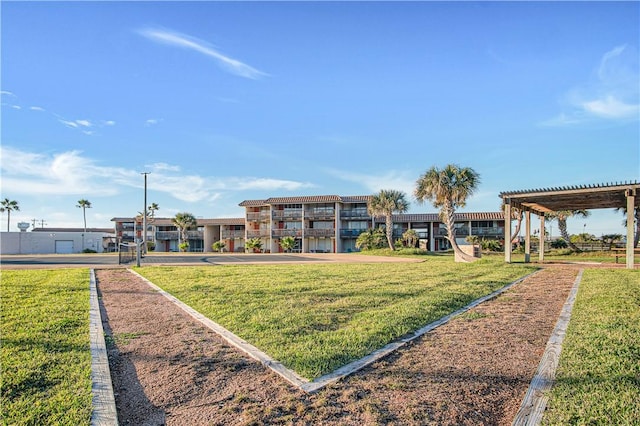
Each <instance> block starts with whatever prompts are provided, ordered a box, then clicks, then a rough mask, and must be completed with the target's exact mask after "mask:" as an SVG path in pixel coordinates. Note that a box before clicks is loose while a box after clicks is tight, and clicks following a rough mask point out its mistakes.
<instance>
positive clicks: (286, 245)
mask: <svg viewBox="0 0 640 426" xmlns="http://www.w3.org/2000/svg"><path fill="white" fill-rule="evenodd" d="M295 246H296V239H295V237H291V236H287V237H282V238H280V247H282V250H284V251H285V253H289V252H291V250H293V248H294V247H295Z"/></svg>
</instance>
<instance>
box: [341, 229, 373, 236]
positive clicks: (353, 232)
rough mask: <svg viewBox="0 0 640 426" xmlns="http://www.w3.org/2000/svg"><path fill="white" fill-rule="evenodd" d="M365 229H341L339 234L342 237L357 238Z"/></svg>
mask: <svg viewBox="0 0 640 426" xmlns="http://www.w3.org/2000/svg"><path fill="white" fill-rule="evenodd" d="M366 230H367V229H366V228H365V229H341V230H340V236H341V237H344V238H357V237H358V235H360V234H362V233H363V232H364V231H366Z"/></svg>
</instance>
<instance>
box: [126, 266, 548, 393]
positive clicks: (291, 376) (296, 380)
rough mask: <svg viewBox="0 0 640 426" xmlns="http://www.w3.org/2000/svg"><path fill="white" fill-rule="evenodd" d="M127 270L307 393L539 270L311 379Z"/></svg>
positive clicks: (355, 369) (393, 349)
mask: <svg viewBox="0 0 640 426" xmlns="http://www.w3.org/2000/svg"><path fill="white" fill-rule="evenodd" d="M128 271H129V272H131V273H132V274H134V275H136V276H138V277H139V278H141V279H142V280H144V281H145V282H146V283H147V284H148V285H149V286H150V287H151V288H153V289H154V290H156V291H158V292H159V293H160V294H162V295H163V296H164V297H166V298H167V299H169V300H170V301H171V302H173V303H174V304H176V305H177V306H178V307H180V308H181V309H183V310H184V311H185V312H187V313H188V314H189V315H191V316H192V317H193V318H194V319H196V320H198V321H200V322H201V323H202V324H204V325H205V326H207V327H209V328H210V329H211V330H213V331H214V332H216V333H217V334H218V335H220V336H221V337H222V338H223V339H225V340H226V341H227V342H228V343H229V344H231V345H233V346H235V347H236V348H238V349H240V350H241V351H243V352H244V353H246V354H247V355H249V356H250V357H251V358H253V359H255V360H257V361H259V362H261V363H262V364H263V365H264V366H266V367H267V368H269V369H271V370H272V371H273V372H275V373H276V374H278V375H279V376H281V377H282V378H284V379H285V380H286V381H288V382H289V383H291V384H292V385H294V386H296V387H297V388H299V389H301V390H303V391H305V392H307V393H314V392H317V391H319V390H320V389H322V388H324V387H325V386H327V385H329V384H331V383H334V382H337V381H338V380H340V379H342V378H344V377H347V376H349V375H351V374H353V373H355V372H356V371H358V370H361V369H363V368H364V367H366V366H368V365H370V364H372V363H374V362H375V361H377V360H379V359H381V358H383V357H385V356H387V355H389V354H390V353H392V352H393V351H395V350H396V349H398V348H400V347H402V346H404V345H406V344H407V343H409V342H411V341H412V340H415V339H417V338H418V337H420V336H422V335H424V334H425V333H428V332H429V331H432V330H433V329H435V328H437V327H440V326H441V325H444V324H446V323H448V322H449V321H450V320H451V319H453V318H454V317H456V316H458V315H460V314H462V313H464V312H466V311H468V310H469V309H472V308H474V307H476V306H478V305H479V304H481V303H484V302H486V301H487V300H491V299H494V298H495V297H497V296H498V295H500V294H502V293H503V292H505V291H507V290H508V289H509V288H511V287H512V286H514V285H516V284H518V283H520V282H522V281H524V280H525V279H527V278H529V277H531V276H532V275H534V274H536V273H538V272H540V270H537V271H534V272H532V273H530V274H527V275H526V276H524V277H522V278H520V279H518V280H516V281H513V282H511V283H509V284H507V285H505V286H504V287H502V288H500V289H498V290H496V291H494V292H493V293H491V294H488V295H486V296H483V297H480V298H478V299H476V300H474V301H473V302H471V303H469V304H468V305H466V306H464V307H462V308H460V309H458V310H457V311H455V312H453V313H451V314H449V315H447V316H445V317H443V318H440V319H439V320H437V321H434V322H432V323H430V324H428V325H426V326H424V327H422V328H420V329H419V330H416V331H414V332H413V333H411V334H409V335H407V336H405V337H403V338H400V339H399V340H396V341H395V342H391V343H389V344H387V345H386V346H384V347H383V348H381V349H378V350H376V351H374V352H372V353H370V354H369V355H366V356H364V357H363V358H360V359H358V360H355V361H353V362H351V363H349V364H346V365H344V366H342V367H340V368H338V369H337V370H335V371H333V372H331V373H328V374H326V375H324V376H321V377H318V378H317V379H315V380H313V381H309V380H307V379H305V378H304V377H300V376H299V375H298V374H297V373H296V372H295V371H293V370H290V369H288V368H287V367H285V366H284V365H282V363H280V362H279V361H276V360H274V359H273V358H271V357H270V356H269V355H267V354H265V353H264V352H262V351H261V350H260V349H258V348H256V347H255V346H253V345H251V344H249V343H248V342H246V341H245V340H243V339H241V338H240V337H238V336H236V335H235V334H233V333H232V332H230V331H229V330H227V329H226V328H224V327H222V326H221V325H220V324H218V323H216V322H214V321H212V320H210V319H209V318H207V317H205V316H204V315H202V314H201V313H200V312H198V311H196V310H195V309H193V308H192V307H190V306H189V305H187V304H185V303H184V302H182V301H180V300H178V299H177V298H176V297H174V296H172V295H171V294H169V293H167V292H166V291H164V290H163V289H161V288H160V287H158V286H157V285H155V284H154V283H152V282H151V281H149V280H148V279H146V278H145V277H143V276H142V275H140V274H138V273H137V272H136V271H133V270H131V269H128Z"/></svg>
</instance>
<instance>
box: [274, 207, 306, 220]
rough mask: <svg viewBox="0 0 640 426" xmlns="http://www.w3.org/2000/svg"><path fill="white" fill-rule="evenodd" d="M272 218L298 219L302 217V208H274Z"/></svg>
mask: <svg viewBox="0 0 640 426" xmlns="http://www.w3.org/2000/svg"><path fill="white" fill-rule="evenodd" d="M273 218H274V219H276V220H281V219H300V218H302V209H295V210H274V211H273Z"/></svg>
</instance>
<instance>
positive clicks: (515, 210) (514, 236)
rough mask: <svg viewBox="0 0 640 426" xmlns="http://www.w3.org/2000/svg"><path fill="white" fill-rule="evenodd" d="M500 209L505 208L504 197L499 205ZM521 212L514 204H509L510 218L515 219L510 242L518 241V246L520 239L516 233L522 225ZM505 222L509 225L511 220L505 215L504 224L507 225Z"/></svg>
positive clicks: (503, 209)
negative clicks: (514, 227)
mask: <svg viewBox="0 0 640 426" xmlns="http://www.w3.org/2000/svg"><path fill="white" fill-rule="evenodd" d="M500 208H501V210H502V211H503V212H504V211H505V210H506V205H505V204H504V199H503V200H502V204H501V206H500ZM523 213H524V211H523V210H522V209H521V208H519V207H516V206H514V205H512V206H511V218H512V219H513V218H515V219H516V229H514V230H513V233H512V234H511V242H512V243H518V247H519V246H520V239H519V238H518V234H519V233H520V228H521V227H522V217H523ZM507 224H509V226H511V221H510V220H508V219H507V218H506V217H505V218H504V225H505V226H507Z"/></svg>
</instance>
